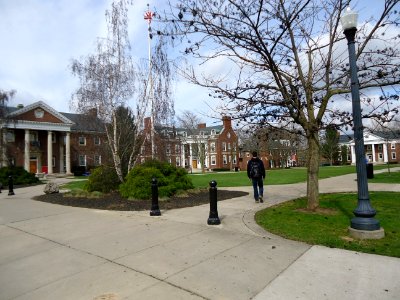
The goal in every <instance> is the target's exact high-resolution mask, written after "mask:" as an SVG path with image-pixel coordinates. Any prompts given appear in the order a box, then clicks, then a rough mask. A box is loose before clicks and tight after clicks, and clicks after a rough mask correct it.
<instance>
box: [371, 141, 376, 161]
mask: <svg viewBox="0 0 400 300" xmlns="http://www.w3.org/2000/svg"><path fill="white" fill-rule="evenodd" d="M372 162H373V163H374V162H376V157H375V144H372Z"/></svg>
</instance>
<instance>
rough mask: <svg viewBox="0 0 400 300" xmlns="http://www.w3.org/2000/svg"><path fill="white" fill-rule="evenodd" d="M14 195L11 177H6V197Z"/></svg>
mask: <svg viewBox="0 0 400 300" xmlns="http://www.w3.org/2000/svg"><path fill="white" fill-rule="evenodd" d="M12 195H15V194H14V184H13V178H12V176H11V175H10V176H8V196H12Z"/></svg>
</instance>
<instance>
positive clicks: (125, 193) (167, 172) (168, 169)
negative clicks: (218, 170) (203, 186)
mask: <svg viewBox="0 0 400 300" xmlns="http://www.w3.org/2000/svg"><path fill="white" fill-rule="evenodd" d="M152 178H156V179H157V182H158V195H159V196H160V197H170V196H172V195H174V194H176V193H177V192H178V191H181V190H188V189H192V188H193V184H192V181H191V179H190V178H189V177H188V176H187V172H186V170H185V169H183V168H177V167H175V166H173V165H171V164H169V163H163V162H159V161H155V160H153V161H148V162H145V163H144V164H142V165H139V166H136V167H135V168H133V169H132V170H131V171H130V172H129V174H128V175H127V177H126V180H125V182H124V183H123V184H121V185H120V187H119V192H120V194H121V196H122V197H125V198H130V199H150V198H151V180H152Z"/></svg>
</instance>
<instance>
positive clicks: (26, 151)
mask: <svg viewBox="0 0 400 300" xmlns="http://www.w3.org/2000/svg"><path fill="white" fill-rule="evenodd" d="M29 148H30V134H29V129H25V148H24V169H25V170H26V171H28V172H29V171H30V170H29V169H30V168H29V161H30V156H31V154H30V151H29V150H30V149H29Z"/></svg>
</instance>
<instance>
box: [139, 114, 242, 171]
mask: <svg viewBox="0 0 400 300" xmlns="http://www.w3.org/2000/svg"><path fill="white" fill-rule="evenodd" d="M144 135H145V142H144V144H143V146H142V148H141V153H140V160H141V161H142V162H143V161H145V160H147V159H151V158H152V157H154V158H157V159H160V160H163V161H168V162H169V163H171V164H173V165H176V166H180V167H185V168H187V169H188V170H189V171H199V170H202V169H205V170H214V169H229V170H232V169H234V168H237V167H238V161H239V148H238V137H237V135H236V133H235V131H234V130H233V128H232V121H231V118H230V117H228V116H224V117H223V118H222V125H217V126H207V125H206V124H205V123H202V124H198V125H197V127H196V128H194V129H188V128H175V127H156V128H155V134H154V144H155V146H154V148H153V150H152V145H151V119H150V118H146V119H145V120H144ZM152 152H153V154H152Z"/></svg>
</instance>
